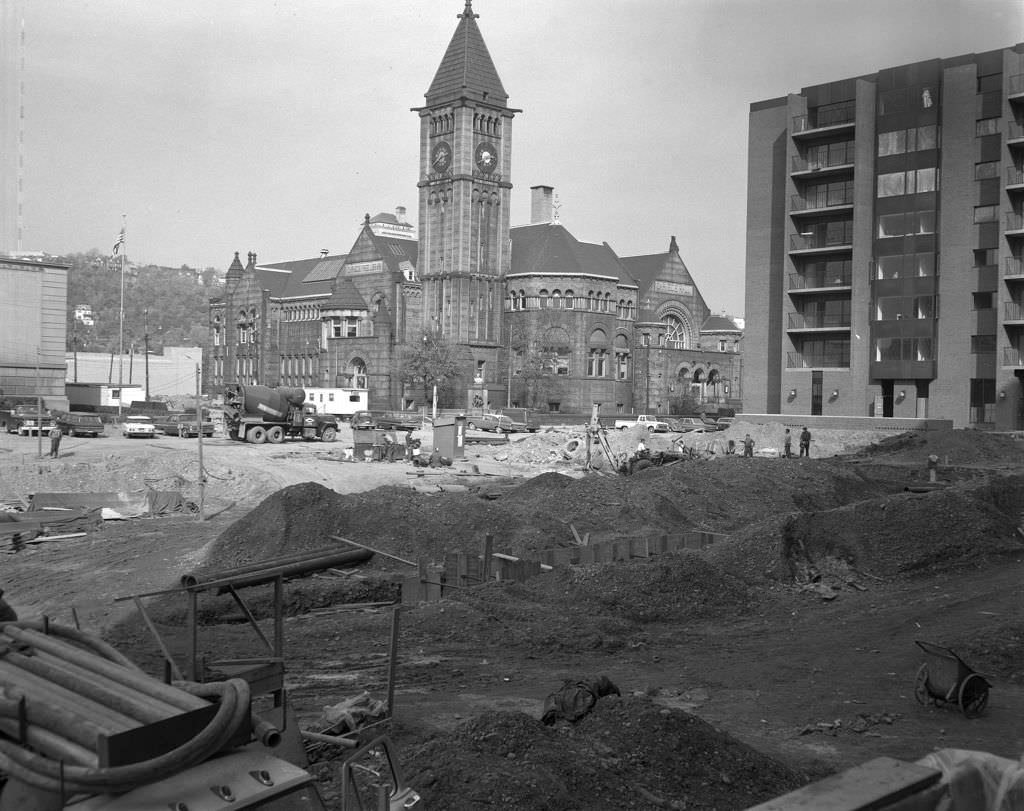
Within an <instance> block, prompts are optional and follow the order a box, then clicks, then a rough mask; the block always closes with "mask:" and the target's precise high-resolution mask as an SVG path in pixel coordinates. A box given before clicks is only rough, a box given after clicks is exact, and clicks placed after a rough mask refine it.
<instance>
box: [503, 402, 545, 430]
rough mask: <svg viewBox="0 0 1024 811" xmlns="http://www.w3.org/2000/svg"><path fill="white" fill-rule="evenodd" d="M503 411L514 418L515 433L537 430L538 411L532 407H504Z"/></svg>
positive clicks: (510, 417)
mask: <svg viewBox="0 0 1024 811" xmlns="http://www.w3.org/2000/svg"><path fill="white" fill-rule="evenodd" d="M501 413H502V414H503V415H504V416H506V417H508V418H509V419H510V420H512V430H513V432H515V433H527V432H528V433H531V434H534V433H536V432H537V412H536V411H534V410H533V409H530V408H503V409H501Z"/></svg>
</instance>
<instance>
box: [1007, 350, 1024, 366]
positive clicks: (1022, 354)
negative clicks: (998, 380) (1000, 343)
mask: <svg viewBox="0 0 1024 811" xmlns="http://www.w3.org/2000/svg"><path fill="white" fill-rule="evenodd" d="M1022 367H1024V348H1022V347H1019V346H1004V347H1003V368H1004V369H1006V368H1011V369H1020V368H1022Z"/></svg>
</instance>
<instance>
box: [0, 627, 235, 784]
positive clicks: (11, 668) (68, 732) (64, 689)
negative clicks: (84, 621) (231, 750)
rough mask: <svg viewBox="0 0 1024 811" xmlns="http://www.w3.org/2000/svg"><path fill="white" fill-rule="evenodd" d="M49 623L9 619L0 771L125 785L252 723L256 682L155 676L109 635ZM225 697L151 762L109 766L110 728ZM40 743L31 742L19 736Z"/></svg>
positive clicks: (2, 654) (0, 702)
mask: <svg viewBox="0 0 1024 811" xmlns="http://www.w3.org/2000/svg"><path fill="white" fill-rule="evenodd" d="M43 630H44V627H43V624H42V623H40V622H8V623H3V624H0V772H6V773H8V774H9V775H10V776H11V777H12V778H13V779H16V780H20V781H22V782H24V783H26V784H28V785H30V786H34V787H36V788H38V789H42V790H46V791H53V792H60V793H61V794H62V795H63V796H67V795H68V794H73V793H86V794H93V793H108V792H109V793H120V792H124V791H128V790H129V789H131V788H133V787H134V786H137V785H141V784H143V783H149V782H152V781H154V780H160V779H162V778H164V777H168V776H170V775H171V774H174V773H176V772H178V771H181V770H182V769H186V768H189V767H190V766H193V765H196V764H197V763H201V762H202V761H204V760H206V759H207V758H209V757H210V756H211V755H213V754H215V753H216V752H217V751H219V750H220V749H222V748H224V747H225V746H226V745H227V744H228V742H229V741H231V740H232V739H233V738H234V737H235V735H236V734H237V733H238V732H239V731H240V730H241V729H242V727H243V725H244V724H248V723H249V721H250V718H249V714H250V706H249V699H250V696H249V685H248V684H247V683H246V682H245V681H244V680H242V679H230V680H228V681H225V682H215V683H212V684H193V683H189V682H177V683H175V685H168V684H164V683H163V682H160V681H158V680H156V679H153V678H150V677H149V676H147V675H146V674H145V673H143V672H142V671H141V670H140V669H139V668H138V667H136V666H135V665H134V664H132V663H131V662H130V661H129V660H127V659H126V658H125V657H124V656H122V655H121V654H120V653H118V652H117V651H116V650H115V649H114V648H112V647H111V646H109V645H107V644H106V643H104V642H102V641H101V640H98V639H96V638H94V637H91V636H89V635H87V634H83V633H82V632H80V631H77V630H75V629H73V628H67V627H64V626H60V625H54V624H49V625H48V626H47V627H46V628H45V631H46V632H45V633H43V632H42V631H43ZM211 700H216V701H217V704H218V706H217V712H216V714H215V716H214V717H213V719H212V720H211V721H210V723H209V724H208V725H207V726H206V727H205V728H204V729H203V730H201V731H200V732H199V733H198V734H197V735H196V736H195V737H193V738H192V739H191V740H189V741H187V742H186V743H185V744H183V745H181V746H179V747H177V748H175V749H173V750H171V751H169V752H166V753H164V754H162V755H159V756H157V757H154V758H151V759H149V760H145V761H141V762H139V763H133V764H130V765H126V766H113V767H100V766H99V763H98V756H97V747H98V745H99V741H100V737H101V736H110V735H115V734H117V733H119V732H125V731H127V730H130V729H135V728H138V727H142V726H145V725H146V724H150V723H154V722H156V721H160V720H163V719H165V718H170V717H172V716H175V715H179V714H181V713H183V712H189V711H191V710H195V709H199V708H201V707H206V706H209V704H210V702H211ZM22 740H24V743H26V744H28V745H29V746H30V747H31V750H30V749H29V748H27V747H25V746H24V745H23V744H22V743H19V741H22Z"/></svg>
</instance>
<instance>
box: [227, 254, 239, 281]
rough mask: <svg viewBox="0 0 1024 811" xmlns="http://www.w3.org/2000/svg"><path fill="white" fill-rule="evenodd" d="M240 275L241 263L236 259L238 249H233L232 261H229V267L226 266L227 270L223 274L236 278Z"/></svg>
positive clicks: (229, 277)
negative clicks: (233, 256)
mask: <svg viewBox="0 0 1024 811" xmlns="http://www.w3.org/2000/svg"><path fill="white" fill-rule="evenodd" d="M241 275H242V263H241V261H240V260H239V259H238V251H235V258H234V261H233V262H232V263H231V267H229V268H228V272H227V273H226V274H225V276H226V278H228V279H237V278H239V277H240V276H241Z"/></svg>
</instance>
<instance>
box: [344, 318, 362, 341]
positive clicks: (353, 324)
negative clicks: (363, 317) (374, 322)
mask: <svg viewBox="0 0 1024 811" xmlns="http://www.w3.org/2000/svg"><path fill="white" fill-rule="evenodd" d="M358 336H359V319H358V318H356V316H354V315H349V316H346V317H345V337H346V338H356V337H358Z"/></svg>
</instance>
